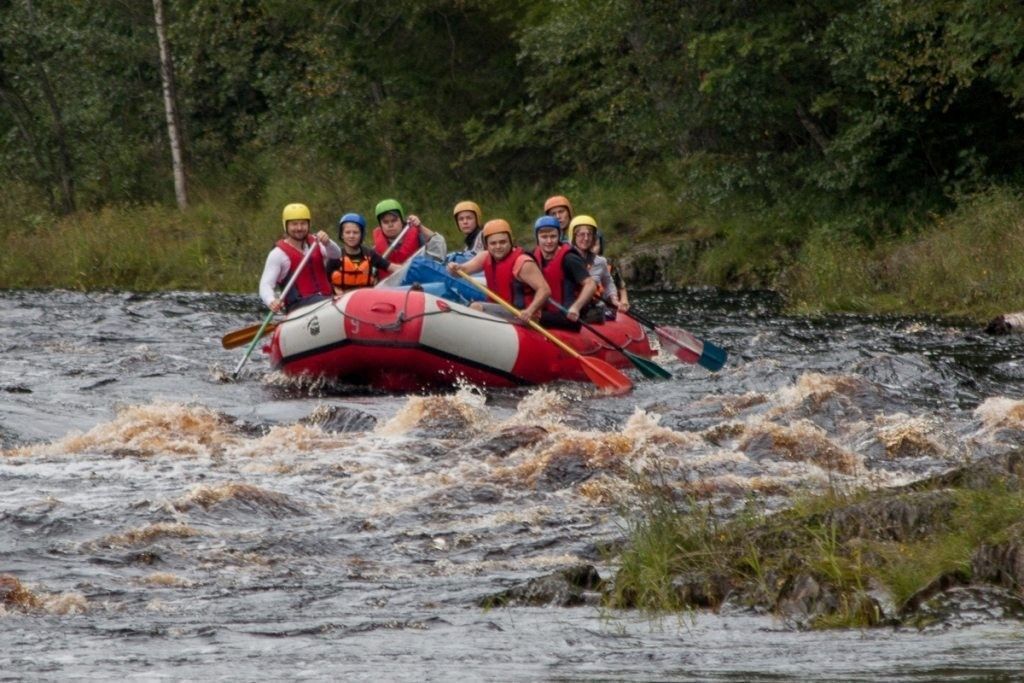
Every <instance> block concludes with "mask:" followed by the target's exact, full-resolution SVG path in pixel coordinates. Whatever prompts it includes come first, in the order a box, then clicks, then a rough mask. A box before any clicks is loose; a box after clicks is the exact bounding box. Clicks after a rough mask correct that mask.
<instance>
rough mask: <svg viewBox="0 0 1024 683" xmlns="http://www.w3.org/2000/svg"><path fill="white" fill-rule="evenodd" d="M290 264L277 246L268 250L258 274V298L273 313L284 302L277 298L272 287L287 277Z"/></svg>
mask: <svg viewBox="0 0 1024 683" xmlns="http://www.w3.org/2000/svg"><path fill="white" fill-rule="evenodd" d="M290 266H291V261H290V260H289V259H288V255H287V254H285V253H284V252H283V251H281V250H280V249H278V248H277V247H274V248H273V249H271V250H270V253H269V254H267V262H266V263H265V264H264V265H263V275H261V276H260V299H262V300H263V303H264V304H266V305H267V308H269V309H270V310H272V311H274V312H275V313H277V312H279V311H280V310H281V308H283V307H284V302H282V301H281V300H280V299H278V298H277V293H276V292H275V291H274V288H275V287H277V284H278V283H279V282H281V281H282V280H284V278H285V277H287V275H288V268H289V267H290Z"/></svg>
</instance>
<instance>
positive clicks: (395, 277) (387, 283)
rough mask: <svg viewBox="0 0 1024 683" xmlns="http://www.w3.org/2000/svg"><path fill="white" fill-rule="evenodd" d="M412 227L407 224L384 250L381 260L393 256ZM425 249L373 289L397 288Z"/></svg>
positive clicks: (407, 260) (422, 248) (421, 248)
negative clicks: (410, 266) (393, 252)
mask: <svg viewBox="0 0 1024 683" xmlns="http://www.w3.org/2000/svg"><path fill="white" fill-rule="evenodd" d="M410 227H412V226H410V225H409V224H408V223H406V224H405V227H404V228H402V232H400V233H398V236H397V237H395V239H393V240H391V244H389V245H388V248H387V249H385V250H384V253H383V254H381V255H380V257H381V258H387V257H388V256H390V255H391V252H392V251H394V250H395V247H397V246H398V245H399V244H401V243H402V238H403V237H405V233H407V232H409V228H410ZM425 248H426V247H420V248H419V249H418V250H417V251H416V253H414V254H413V255H412V256H410V257H409V258H408V259H406V261H405V263H403V264H402V265H401V268H399V269H398V270H396V271H395V272H393V273H388V274H387V276H386V277H384V278H382V279H381V280H380V281H378V282H377V284H375V285H374V286H373V288H374V289H381V288H384V287H393V286H395V283H397V282H401V280H402V276H403V275H404V274H405V271H406V270H407V269H408V268H409V264H410V263H412V260H413V259H414V258H416V257H417V256H419V255H420V254H422V253H423V250H424V249H425Z"/></svg>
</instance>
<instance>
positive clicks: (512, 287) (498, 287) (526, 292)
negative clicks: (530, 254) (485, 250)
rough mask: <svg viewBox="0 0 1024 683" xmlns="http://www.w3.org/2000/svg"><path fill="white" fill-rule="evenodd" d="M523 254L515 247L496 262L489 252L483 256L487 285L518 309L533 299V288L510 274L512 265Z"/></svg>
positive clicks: (524, 306) (527, 304)
mask: <svg viewBox="0 0 1024 683" xmlns="http://www.w3.org/2000/svg"><path fill="white" fill-rule="evenodd" d="M523 255H524V252H523V250H522V249H521V248H519V247H515V248H514V249H512V251H510V252H509V254H508V256H506V257H505V258H503V259H501V260H500V261H498V262H495V261H494V259H493V258H492V257H491V255H490V254H487V256H485V257H484V277H485V278H486V279H487V287H488V288H489V289H490V290H491V291H492V292H494V293H495V294H497V295H498V296H500V297H501V298H502V299H504V300H505V301H507V302H509V303H510V304H512V305H513V306H515V307H516V308H518V309H519V310H522V309H524V308H526V307H527V306H529V305H530V303H531V302H532V301H533V288H532V287H530V286H529V285H527V284H525V283H522V282H520V281H519V280H518V279H516V277H515V276H514V275H513V274H512V269H513V267H514V266H515V265H516V262H517V261H518V260H519V257H520V256H523Z"/></svg>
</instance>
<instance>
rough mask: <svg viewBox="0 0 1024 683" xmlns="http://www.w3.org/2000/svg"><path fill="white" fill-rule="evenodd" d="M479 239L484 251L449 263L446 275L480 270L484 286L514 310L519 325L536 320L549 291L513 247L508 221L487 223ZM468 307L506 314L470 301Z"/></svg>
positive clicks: (527, 259) (528, 260)
mask: <svg viewBox="0 0 1024 683" xmlns="http://www.w3.org/2000/svg"><path fill="white" fill-rule="evenodd" d="M483 240H484V247H485V248H486V249H487V251H484V252H481V253H479V254H477V255H476V256H474V257H473V258H471V259H470V260H469V261H466V262H465V263H463V264H457V263H449V264H448V270H449V272H451V273H452V274H456V273H458V272H459V271H462V272H464V273H468V274H472V273H478V272H480V271H481V270H482V271H484V277H485V278H487V287H488V288H489V289H490V290H491V291H492V292H494V293H495V294H497V295H498V296H500V297H501V298H502V299H504V300H505V301H507V302H509V303H510V304H512V305H513V306H515V307H516V308H518V309H519V311H520V315H519V319H520V320H521V321H522V322H524V323H525V322H529V321H530V320H532V319H535V318H537V317H538V313H539V312H540V310H541V309H542V308H543V307H544V304H545V303H546V302H547V300H548V297H550V296H551V288H550V287H548V283H547V281H546V280H545V279H544V275H543V274H541V272H540V268H539V267H537V264H536V263H535V262H534V260H533V259H532V258H530V256H529V254H526V253H525V252H524V251H523V250H522V249H520V248H519V247H517V246H514V245H513V243H512V227H511V226H510V225H509V224H508V221H506V220H503V219H501V218H496V219H494V220H490V221H487V223H486V224H485V225H484V229H483ZM472 307H473V308H476V309H477V310H481V311H486V312H488V313H493V314H496V315H507V313H506V312H505V309H504V308H503V307H502V306H500V305H499V304H482V303H480V302H473V304H472Z"/></svg>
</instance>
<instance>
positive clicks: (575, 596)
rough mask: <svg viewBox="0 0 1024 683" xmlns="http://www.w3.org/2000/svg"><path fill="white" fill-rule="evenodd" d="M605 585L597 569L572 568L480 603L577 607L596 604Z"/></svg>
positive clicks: (541, 577) (490, 596) (487, 605)
mask: <svg viewBox="0 0 1024 683" xmlns="http://www.w3.org/2000/svg"><path fill="white" fill-rule="evenodd" d="M603 585H604V581H603V580H602V579H601V576H600V574H598V573H597V569H595V568H594V566H593V565H591V564H580V565H576V566H575V567H569V568H567V569H562V570H561V571H557V572H554V573H552V574H548V575H546V576H540V577H537V578H535V579H530V580H529V581H526V582H524V583H522V584H519V585H517V586H513V587H512V588H509V589H507V590H504V591H501V592H500V593H496V594H494V595H489V596H487V597H485V598H483V599H482V600H480V601H479V605H480V606H481V607H486V608H490V607H513V606H534V607H549V606H555V607H576V606H579V605H588V604H597V603H598V602H599V601H600V599H601V595H600V592H599V591H600V590H601V588H602V587H603Z"/></svg>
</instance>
